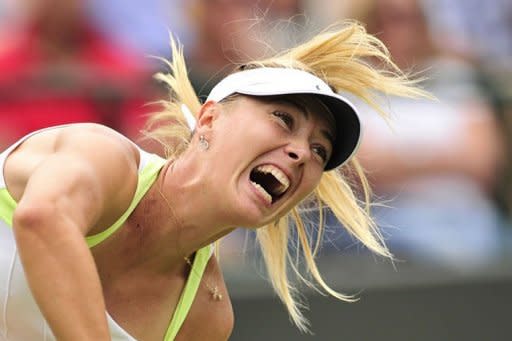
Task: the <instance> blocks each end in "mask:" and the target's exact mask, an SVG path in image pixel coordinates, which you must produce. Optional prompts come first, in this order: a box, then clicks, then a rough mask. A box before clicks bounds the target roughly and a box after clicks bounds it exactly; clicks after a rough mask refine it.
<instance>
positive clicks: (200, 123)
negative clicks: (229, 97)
mask: <svg viewBox="0 0 512 341" xmlns="http://www.w3.org/2000/svg"><path fill="white" fill-rule="evenodd" d="M220 112H221V110H220V107H219V105H218V104H217V102H214V101H208V102H206V103H205V104H203V105H202V106H201V109H199V113H198V116H197V127H196V129H198V130H199V129H204V128H206V129H211V128H212V126H213V123H214V122H215V120H216V119H217V118H218V117H219V115H220Z"/></svg>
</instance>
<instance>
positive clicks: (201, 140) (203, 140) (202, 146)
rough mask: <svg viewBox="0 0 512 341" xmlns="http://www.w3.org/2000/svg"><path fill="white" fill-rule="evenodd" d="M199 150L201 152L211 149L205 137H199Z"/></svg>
mask: <svg viewBox="0 0 512 341" xmlns="http://www.w3.org/2000/svg"><path fill="white" fill-rule="evenodd" d="M199 148H200V149H201V150H208V148H210V144H209V143H208V140H207V139H206V137H204V135H201V136H199Z"/></svg>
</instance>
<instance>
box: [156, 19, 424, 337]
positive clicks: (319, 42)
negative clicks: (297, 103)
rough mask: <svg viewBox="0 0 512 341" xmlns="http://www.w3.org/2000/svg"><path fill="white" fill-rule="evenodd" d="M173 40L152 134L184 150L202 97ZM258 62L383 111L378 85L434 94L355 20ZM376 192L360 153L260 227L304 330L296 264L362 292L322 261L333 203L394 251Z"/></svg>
mask: <svg viewBox="0 0 512 341" xmlns="http://www.w3.org/2000/svg"><path fill="white" fill-rule="evenodd" d="M171 48H172V52H173V59H172V61H171V62H167V64H168V66H169V68H170V73H169V74H158V75H157V76H156V77H157V79H159V80H161V81H163V82H164V83H166V84H167V85H168V86H169V87H170V89H171V98H170V99H169V100H168V101H162V102H161V104H162V105H163V107H164V110H163V111H161V112H159V113H157V114H155V115H154V116H152V117H151V118H150V120H149V130H148V132H147V134H148V135H149V136H150V137H152V138H156V139H157V140H159V141H161V142H163V143H164V144H165V145H166V149H167V154H168V156H169V157H177V156H179V154H180V153H181V152H183V150H185V149H186V147H187V145H188V143H189V141H190V138H191V134H190V130H189V129H188V127H187V125H186V124H185V120H184V118H183V114H182V112H181V110H182V109H181V104H185V105H187V106H188V107H189V108H190V110H191V111H192V112H193V113H197V112H198V111H199V109H200V107H201V103H200V101H199V99H198V97H197V95H196V93H195V91H194V90H193V88H192V85H191V83H190V81H189V79H188V77H187V70H186V66H185V61H184V58H183V51H182V48H181V47H180V46H178V45H177V44H176V43H175V42H174V40H171ZM370 60H371V61H373V62H374V61H375V60H377V61H379V63H380V65H377V64H375V63H373V64H370ZM257 67H286V68H295V69H300V70H303V71H307V72H310V73H312V74H314V75H316V76H317V77H319V78H321V79H323V80H324V81H325V82H326V83H327V84H329V85H330V86H331V87H332V88H333V89H334V90H335V91H337V92H349V93H352V94H353V95H355V96H358V97H359V98H361V99H363V100H364V101H366V102H367V103H369V104H370V105H371V106H372V107H374V108H375V109H376V110H377V111H378V112H379V113H381V114H383V115H385V113H384V111H383V110H381V109H380V107H379V105H378V103H379V101H378V97H377V96H376V93H377V92H379V93H383V94H391V95H398V96H406V97H418V96H428V94H426V93H425V92H424V91H423V90H421V89H419V88H417V87H416V86H415V82H414V81H411V80H409V79H408V77H407V76H406V75H405V74H403V73H402V72H401V71H400V70H399V69H398V68H397V67H396V65H395V64H394V63H393V62H392V61H391V58H390V55H389V53H388V51H387V49H386V47H385V46H384V45H383V44H382V43H381V42H380V41H379V40H378V39H377V38H375V37H373V36H372V35H369V34H368V33H367V32H366V31H365V29H364V27H363V26H362V25H360V24H358V23H357V22H354V21H348V22H344V23H341V25H336V26H333V27H330V28H329V29H327V30H325V31H323V32H322V33H320V34H318V35H316V36H315V37H313V38H312V39H310V40H309V41H307V42H305V43H303V44H301V45H299V46H296V47H294V48H291V49H289V50H286V51H284V52H282V53H279V54H278V55H276V56H274V57H271V58H268V59H264V60H259V61H253V62H250V63H247V64H245V65H244V66H243V68H244V69H247V68H257ZM170 123H172V124H170ZM354 180H357V182H358V186H357V188H358V189H359V190H361V193H362V194H361V195H356V193H355V189H353V188H352V187H355V186H354V184H353V183H351V182H353V181H354ZM361 196H362V198H361ZM370 198H371V190H370V187H369V185H368V182H367V180H366V177H365V175H364V173H363V170H362V167H361V166H360V165H359V163H358V162H357V160H356V159H355V158H353V159H352V160H351V161H350V162H349V163H347V164H346V165H344V166H343V167H342V168H341V169H338V170H334V171H329V172H325V173H324V174H323V176H322V178H321V180H320V184H319V186H318V187H317V188H316V190H315V191H314V193H312V194H311V195H310V197H308V198H307V200H304V201H303V203H302V204H300V205H299V206H297V207H295V208H294V209H292V210H291V212H290V213H288V214H287V215H286V216H285V217H283V218H281V219H280V220H279V221H277V222H275V223H272V224H269V225H267V226H264V227H261V228H260V229H258V230H257V240H258V242H259V245H260V248H261V252H262V254H263V258H264V261H265V264H266V267H267V271H268V275H269V278H270V281H271V283H272V286H273V288H274V290H275V292H276V293H277V295H278V296H279V298H280V299H281V301H282V302H283V303H284V305H285V306H286V308H287V310H288V312H289V315H290V317H291V319H292V320H293V322H294V323H295V324H296V325H297V326H298V328H299V329H300V330H302V331H307V330H308V322H307V320H306V319H305V317H304V316H303V314H302V312H301V309H300V308H301V306H302V305H301V303H300V301H299V299H298V297H297V290H296V287H295V285H294V284H293V283H292V282H291V281H290V280H289V277H288V272H289V271H288V270H289V269H290V268H291V269H292V270H293V271H294V272H295V273H296V274H297V275H298V277H299V279H300V280H302V281H303V282H304V283H306V284H307V285H308V286H311V287H313V288H320V290H323V292H326V293H328V294H330V295H332V296H334V297H336V298H338V299H340V300H345V301H353V300H354V297H353V296H350V295H344V294H341V293H339V292H336V291H335V290H333V289H332V288H330V287H329V286H328V285H327V284H326V283H325V282H324V280H323V279H322V276H321V275H320V272H319V270H318V268H317V265H316V263H315V256H316V254H317V252H318V250H319V247H320V245H321V240H322V235H323V232H324V208H325V207H328V208H330V210H331V211H332V212H333V214H334V215H335V216H336V218H337V219H338V220H339V221H340V222H341V223H342V224H343V226H344V227H345V228H346V230H347V231H348V232H349V233H350V234H351V235H352V236H354V237H355V238H357V239H358V240H359V241H361V243H363V244H364V245H365V246H366V247H367V248H368V249H370V250H372V251H373V252H375V253H377V254H379V255H382V256H385V257H390V258H392V255H391V253H390V252H389V250H388V249H387V248H386V246H385V244H384V240H383V237H382V235H381V234H380V232H379V230H378V229H377V227H376V225H375V223H374V222H373V220H372V218H371V216H370ZM311 207H314V208H315V209H316V212H318V214H319V217H318V218H319V219H318V220H317V222H318V227H317V228H316V231H314V232H312V229H311V228H308V227H309V225H311V221H309V222H308V221H307V220H306V219H303V214H302V213H304V211H306V210H308V209H310V208H311ZM290 226H294V228H295V229H296V233H295V234H292V233H291V231H290ZM292 235H294V236H296V238H297V247H296V252H297V254H296V255H292V254H291V251H290V250H291V249H290V248H289V246H290V242H291V239H292V238H291V236H292ZM300 252H302V256H303V259H304V260H305V265H306V270H307V272H308V275H309V276H312V278H313V279H314V282H315V283H313V282H312V281H310V280H309V279H307V278H306V277H305V276H303V275H301V274H300V272H299V269H298V268H299V265H298V261H297V260H298V257H297V256H298V255H299V254H300Z"/></svg>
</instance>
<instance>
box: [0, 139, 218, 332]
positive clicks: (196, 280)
mask: <svg viewBox="0 0 512 341" xmlns="http://www.w3.org/2000/svg"><path fill="white" fill-rule="evenodd" d="M10 150H13V149H10ZM139 150H140V149H139ZM140 153H141V167H139V179H138V183H137V189H136V192H135V195H134V197H133V199H132V202H131V203H130V206H129V207H128V209H127V210H126V212H124V214H123V215H122V216H121V217H120V218H119V219H118V220H117V221H116V222H115V223H114V224H113V225H112V226H110V227H109V228H107V229H106V230H104V231H103V232H101V233H98V234H96V235H93V236H88V237H86V242H87V244H88V246H89V247H90V248H92V247H94V246H96V245H98V244H100V243H101V242H102V241H104V240H105V239H107V238H108V237H110V236H111V235H113V234H114V233H115V232H116V231H117V230H118V229H119V228H120V227H121V226H122V225H123V224H124V222H125V221H126V219H127V218H128V217H129V215H130V214H131V213H132V212H133V210H134V209H135V207H136V206H137V204H138V203H139V202H140V200H141V199H142V198H143V196H144V194H146V192H147V191H148V190H149V188H150V187H151V185H152V184H153V183H154V182H155V180H156V178H157V176H158V173H159V171H160V169H161V168H162V166H163V165H164V164H165V160H164V159H162V158H160V157H158V156H156V155H154V154H149V153H147V152H145V151H143V150H140ZM2 154H3V153H2ZM2 154H0V156H3V158H2V157H0V170H3V163H4V162H1V161H4V160H5V158H6V155H2ZM0 180H1V181H0V228H5V225H7V227H8V228H9V227H12V217H13V213H14V210H15V208H16V202H15V200H14V199H13V198H12V197H11V195H10V194H9V192H8V191H7V189H6V188H5V185H3V186H2V184H4V181H3V172H1V171H0ZM4 231H5V230H4ZM12 240H14V238H12ZM13 248H14V249H15V248H16V246H15V245H13ZM211 249H212V247H211V246H206V247H204V248H202V249H200V250H198V251H197V252H196V255H195V257H194V262H193V264H192V270H191V272H190V274H191V275H189V277H188V279H187V282H186V284H185V287H184V289H183V292H182V293H181V296H180V299H179V301H178V304H177V306H176V309H175V311H174V313H173V316H172V318H171V320H170V323H169V326H168V328H167V332H166V334H165V337H164V340H163V341H172V340H174V338H175V337H176V335H177V334H178V332H179V330H180V328H181V326H182V324H183V322H184V321H185V318H186V317H187V315H188V312H189V310H190V308H191V306H192V303H193V301H194V298H195V296H196V293H197V290H198V288H199V284H200V282H201V278H202V275H203V273H204V270H205V268H206V265H207V263H208V261H209V259H210V257H211V254H212V252H211ZM192 274H193V275H192ZM7 285H8V286H9V285H11V284H10V283H8V284H7ZM13 285H15V284H13ZM0 289H5V290H3V291H5V292H6V293H8V292H10V288H9V287H6V288H0ZM0 291H1V290H0ZM4 304H5V306H6V307H7V302H4ZM0 305H2V304H0ZM6 307H4V308H5V309H3V310H5V311H7V308H6ZM107 316H108V318H109V327H111V330H112V326H110V323H113V324H115V325H116V327H118V328H119V329H121V335H119V334H116V335H112V337H113V339H115V340H119V341H125V340H126V341H132V340H134V338H133V337H129V334H128V333H127V332H125V331H124V330H122V328H121V327H120V326H118V325H117V324H116V323H115V321H113V320H112V319H111V318H110V316H109V315H108V313H107ZM41 318H42V316H41ZM3 320H6V321H7V320H9V317H8V316H5V317H3ZM23 323H24V322H23V321H21V324H23ZM21 327H22V328H24V329H26V328H25V326H21ZM3 329H5V330H3ZM7 329H8V326H7V325H5V326H3V325H0V334H3V335H4V336H5V335H6V334H7ZM25 332H26V330H25ZM46 333H47V332H45V335H44V339H45V340H46V339H47V335H46ZM11 334H12V335H13V336H14V335H15V334H16V328H15V327H12V328H11ZM41 339H43V338H41Z"/></svg>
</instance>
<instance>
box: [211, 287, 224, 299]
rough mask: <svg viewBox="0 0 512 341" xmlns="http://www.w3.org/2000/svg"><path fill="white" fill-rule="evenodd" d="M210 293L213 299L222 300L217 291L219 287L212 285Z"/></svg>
mask: <svg viewBox="0 0 512 341" xmlns="http://www.w3.org/2000/svg"><path fill="white" fill-rule="evenodd" d="M211 294H212V297H213V299H214V300H215V301H220V300H222V294H221V293H220V292H219V289H218V288H217V287H214V288H213V289H212V290H211Z"/></svg>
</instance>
